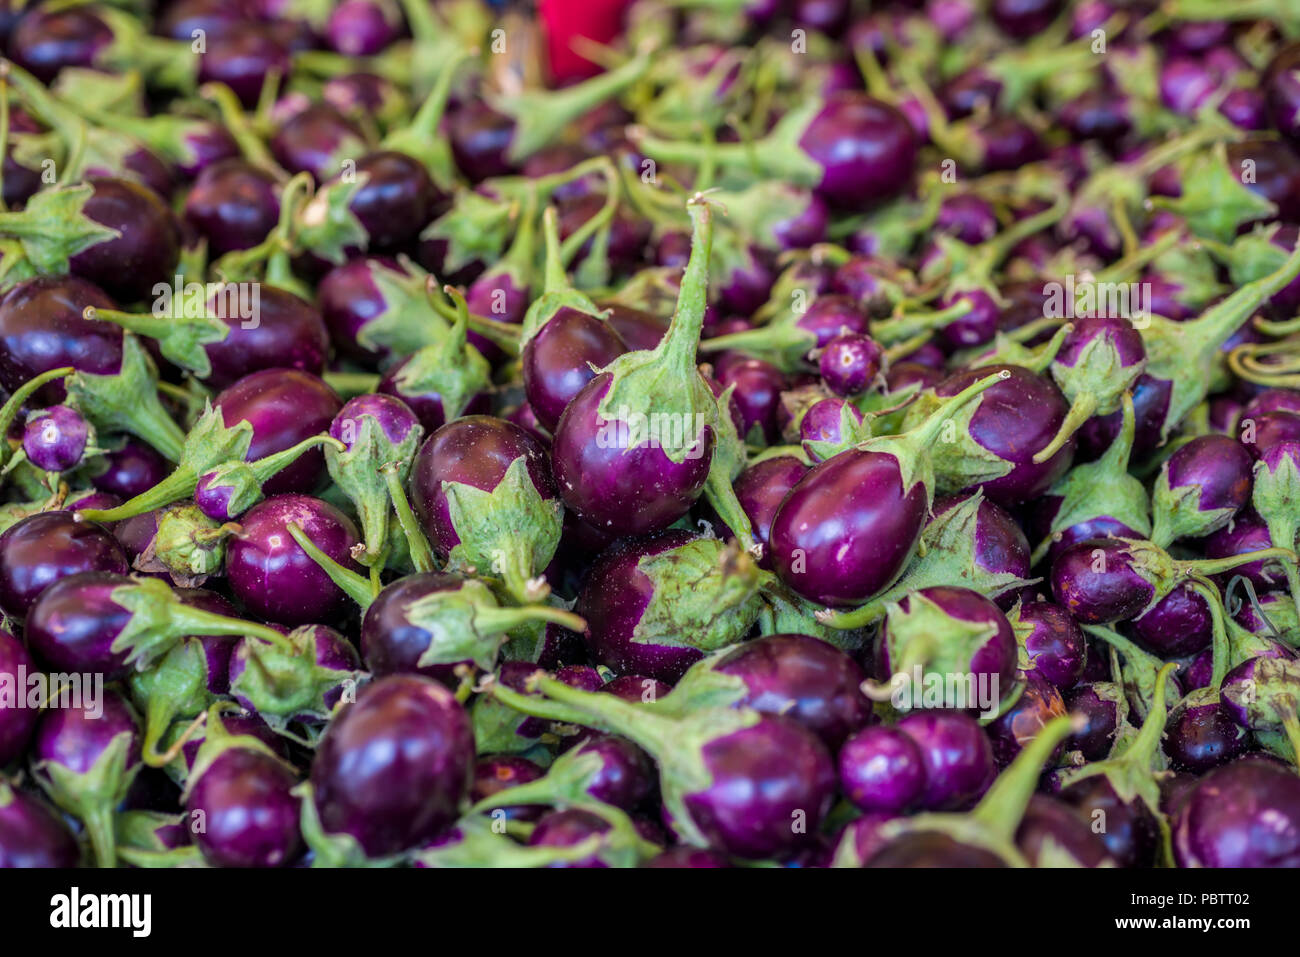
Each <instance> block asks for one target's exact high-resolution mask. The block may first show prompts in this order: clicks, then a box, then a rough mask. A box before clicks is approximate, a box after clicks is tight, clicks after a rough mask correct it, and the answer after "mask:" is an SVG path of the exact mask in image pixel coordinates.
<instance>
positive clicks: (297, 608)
mask: <svg viewBox="0 0 1300 957" xmlns="http://www.w3.org/2000/svg"><path fill="white" fill-rule="evenodd" d="M290 523H293V524H296V525H297V526H298V527H299V528H301V529H302V530H303V532H304V533H306V535H307V537H308V538H310V539H311V540H312V542H313V543H315V545H316V547H317V548H319V549H320V550H321V551H323V552H324V553H325V554H326V555H328V556H329V557H330V558H332V559H334V560H335V561H336V562H338V563H340V564H341V565H344V566H345V567H347V568H351V569H353V570H354V571H355V570H357V564H356V562H355V561H353V559H352V554H351V551H352V548H353V546H355V545H356V544H357V541H358V539H357V529H356V526H355V525H353V524H352V520H351V519H350V518H348V517H347V516H346V515H344V514H343V513H342V512H340V511H339V510H338V509H336V508H335V507H334V506H333V505H329V504H327V503H325V502H322V501H321V500H320V499H315V498H311V497H309V496H306V495H277V496H274V497H272V498H268V499H266V500H265V501H262V502H259V503H258V504H256V505H254V506H253V507H252V508H251V509H249V510H248V511H247V512H246V513H245V514H244V516H243V518H242V519H241V520H240V527H241V531H240V532H239V533H238V534H236V535H234V536H232V537H231V538H230V540H229V541H228V543H227V546H226V576H227V579H228V580H229V582H230V590H231V591H232V592H234V594H235V597H237V598H238V599H239V600H240V601H241V602H243V603H244V606H245V607H246V608H247V609H248V610H249V611H251V612H252V613H253V614H254V615H257V616H259V617H261V618H264V619H267V620H270V621H276V622H280V623H281V624H284V625H305V624H309V623H311V622H317V621H336V620H338V619H339V618H340V617H341V616H342V615H343V613H344V612H345V611H346V610H347V608H348V605H349V600H348V597H347V596H346V595H345V594H344V593H343V591H342V589H340V588H339V587H338V586H337V585H335V584H334V583H333V582H332V581H330V579H329V576H327V575H326V574H325V572H324V571H323V570H321V568H320V566H319V565H317V564H316V563H315V562H314V561H312V560H311V558H309V557H308V555H307V553H306V552H304V551H303V550H302V549H301V548H300V547H299V546H298V543H297V542H295V541H294V540H293V538H292V537H290V535H289V532H288V531H287V530H286V526H287V525H289V524H290Z"/></svg>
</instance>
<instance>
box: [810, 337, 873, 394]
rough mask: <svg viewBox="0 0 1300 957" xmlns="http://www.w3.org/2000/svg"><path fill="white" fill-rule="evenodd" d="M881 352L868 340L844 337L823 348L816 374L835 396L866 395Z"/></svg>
mask: <svg viewBox="0 0 1300 957" xmlns="http://www.w3.org/2000/svg"><path fill="white" fill-rule="evenodd" d="M884 355H885V353H884V350H883V349H881V348H880V346H879V345H878V344H877V343H876V341H875V340H874V339H872V338H871V337H870V336H864V335H860V334H857V333H846V334H844V335H842V336H836V337H835V338H834V339H832V340H831V341H830V342H828V343H827V344H826V347H825V348H824V349H823V350H822V354H821V355H820V356H818V358H817V371H818V372H820V373H821V377H822V382H823V383H824V384H825V385H826V388H828V389H830V390H831V391H832V392H834V393H835V394H836V395H841V396H853V395H858V394H860V393H862V392H865V391H866V390H867V389H868V388H870V386H871V384H872V383H873V382H875V380H876V376H878V375H879V374H880V368H881V363H882V362H883V360H884Z"/></svg>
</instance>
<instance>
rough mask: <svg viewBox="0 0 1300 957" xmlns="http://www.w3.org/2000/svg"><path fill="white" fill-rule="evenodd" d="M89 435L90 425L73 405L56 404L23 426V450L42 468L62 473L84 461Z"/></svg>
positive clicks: (29, 458)
mask: <svg viewBox="0 0 1300 957" xmlns="http://www.w3.org/2000/svg"><path fill="white" fill-rule="evenodd" d="M89 436H90V424H89V423H88V422H87V421H86V420H85V418H83V417H82V415H81V413H80V412H78V411H77V410H76V409H73V408H72V407H71V406H66V405H56V406H51V407H50V408H49V409H46V410H45V411H44V412H43V413H42V414H41V415H39V416H32V417H30V418H28V420H27V424H26V426H25V427H24V428H23V451H24V452H25V453H26V454H27V460H28V461H29V462H31V463H32V464H33V465H35V466H36V467H37V468H39V469H46V470H47V471H50V472H62V471H64V470H66V469H70V468H72V467H73V466H74V465H76V464H77V463H78V462H80V461H81V456H82V454H83V453H84V452H85V451H86V440H87V439H88V438H89Z"/></svg>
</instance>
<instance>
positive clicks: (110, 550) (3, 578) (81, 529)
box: [0, 511, 128, 619]
mask: <svg viewBox="0 0 1300 957" xmlns="http://www.w3.org/2000/svg"><path fill="white" fill-rule="evenodd" d="M127 570H128V564H127V560H126V554H125V553H124V552H123V551H122V546H121V545H119V544H118V542H117V540H116V539H115V538H114V537H113V536H112V534H111V533H110V532H109V531H108V529H106V528H104V526H102V525H100V524H98V523H96V522H87V521H78V520H77V518H76V517H75V515H74V514H73V513H72V512H65V511H55V512H40V513H38V514H36V515H32V516H29V517H27V518H25V519H23V520H22V521H19V522H16V523H15V524H13V525H11V526H9V528H7V529H5V531H4V533H3V534H0V608H3V609H4V612H5V614H6V615H8V616H10V617H11V618H19V619H21V618H24V617H26V615H27V613H28V612H29V611H30V610H31V607H32V605H33V604H35V602H36V600H37V599H38V598H39V597H40V596H41V593H42V592H44V591H45V589H47V588H49V587H50V586H51V585H53V584H55V583H56V582H58V581H60V580H61V579H64V578H67V577H68V576H70V575H75V574H77V573H78V572H110V573H114V574H118V575H125V574H126V572H127Z"/></svg>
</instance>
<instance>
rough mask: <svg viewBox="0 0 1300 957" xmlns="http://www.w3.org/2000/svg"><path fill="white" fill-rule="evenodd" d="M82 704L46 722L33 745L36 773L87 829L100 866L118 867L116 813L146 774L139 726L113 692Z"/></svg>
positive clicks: (54, 713)
mask: <svg viewBox="0 0 1300 957" xmlns="http://www.w3.org/2000/svg"><path fill="white" fill-rule="evenodd" d="M81 705H82V706H81V707H76V706H72V707H62V708H57V709H53V710H51V711H48V712H47V713H46V714H45V715H44V716H43V717H42V719H41V723H40V725H39V726H38V727H37V729H36V738H35V740H34V742H33V744H32V755H31V756H32V773H33V776H34V777H35V778H36V781H37V783H39V784H40V786H41V787H42V788H43V789H44V790H45V792H46V793H47V794H48V795H49V796H50V799H51V800H52V801H53V802H54V803H55V804H57V805H58V806H59V807H60V808H61V809H62V810H64V811H66V812H68V813H69V814H72V815H74V816H75V817H77V818H79V819H80V820H81V822H82V823H83V824H84V825H85V826H86V831H87V832H88V833H89V835H90V842H91V846H92V847H93V848H94V851H95V861H96V863H97V864H98V865H99V866H100V867H112V866H113V865H114V862H115V860H116V858H117V853H116V848H115V845H114V839H113V809H114V808H115V807H117V805H118V803H119V802H120V801H121V800H122V798H123V797H125V796H126V791H127V789H128V788H129V787H130V786H131V781H132V779H133V778H134V777H135V775H136V773H137V772H138V771H139V770H140V732H139V722H138V721H137V719H136V716H135V714H134V713H133V712H132V711H131V707H130V705H128V704H127V703H126V702H125V701H124V700H123V699H122V698H121V697H120V696H119V695H118V694H116V693H115V692H112V691H106V692H104V693H103V694H102V695H99V696H96V700H95V701H94V702H85V701H83V702H82V703H81Z"/></svg>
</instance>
